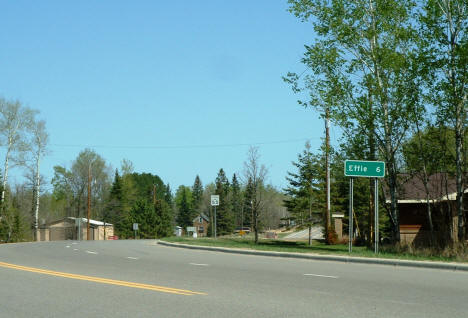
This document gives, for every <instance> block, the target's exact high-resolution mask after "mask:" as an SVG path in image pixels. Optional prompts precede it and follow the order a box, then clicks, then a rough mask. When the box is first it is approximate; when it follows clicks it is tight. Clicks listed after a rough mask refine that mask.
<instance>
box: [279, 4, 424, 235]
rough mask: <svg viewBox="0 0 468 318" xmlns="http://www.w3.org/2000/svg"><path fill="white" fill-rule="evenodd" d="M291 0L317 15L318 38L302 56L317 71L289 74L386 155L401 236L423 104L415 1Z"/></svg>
mask: <svg viewBox="0 0 468 318" xmlns="http://www.w3.org/2000/svg"><path fill="white" fill-rule="evenodd" d="M289 3H290V11H291V12H292V13H293V14H294V15H296V16H297V17H298V18H300V19H301V20H302V21H304V22H311V23H312V25H313V27H314V31H315V34H316V40H315V42H314V43H313V44H312V45H310V46H309V45H307V46H306V52H305V54H304V57H303V59H302V62H303V63H304V64H305V65H306V66H307V69H308V70H310V71H309V73H311V74H309V73H308V74H307V75H306V76H304V77H301V75H297V74H294V73H290V74H288V76H287V77H286V80H287V81H288V82H290V83H291V84H292V86H293V89H294V90H295V91H308V92H309V96H308V98H307V100H306V101H303V102H302V105H304V106H311V107H314V108H316V109H318V110H319V111H320V112H321V111H322V110H323V109H324V108H326V109H329V110H330V115H331V118H332V119H333V120H334V121H335V122H337V123H338V124H339V125H340V126H342V127H343V128H344V132H345V134H347V137H349V138H354V137H355V136H356V135H357V136H358V137H359V136H365V137H366V138H365V142H366V144H365V145H367V146H368V151H367V154H368V158H365V159H368V160H371V159H374V160H375V159H377V157H378V158H379V159H383V160H385V161H386V163H387V165H386V167H387V177H386V182H387V183H388V187H389V192H390V199H391V206H390V213H389V216H390V220H391V223H392V234H393V235H392V236H393V239H394V241H399V214H398V208H397V186H398V180H397V174H398V170H399V166H398V156H399V152H400V151H401V145H402V142H403V141H404V139H405V137H406V136H407V133H408V130H409V127H410V125H411V124H412V122H414V121H413V118H412V117H413V116H414V114H415V112H417V111H418V108H417V106H418V104H417V103H416V101H415V98H417V96H418V95H417V94H415V93H414V90H415V84H414V82H415V81H414V76H415V74H416V72H415V71H414V58H413V53H412V52H413V51H412V50H413V49H414V47H415V44H414V39H415V32H414V28H413V24H412V23H413V21H412V14H413V11H414V6H415V4H414V1H411V0H398V1H397V0H358V1H344V0H330V1H323V0H289ZM375 152H377V154H376V153H375ZM373 157H374V158H373Z"/></svg>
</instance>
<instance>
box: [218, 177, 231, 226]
mask: <svg viewBox="0 0 468 318" xmlns="http://www.w3.org/2000/svg"><path fill="white" fill-rule="evenodd" d="M215 194H217V195H219V206H218V207H217V208H216V232H217V234H218V235H225V234H231V233H232V232H233V231H234V218H233V216H232V210H231V206H230V200H229V180H228V179H227V177H226V174H225V173H224V170H223V169H220V170H219V172H218V176H217V177H216V190H215Z"/></svg>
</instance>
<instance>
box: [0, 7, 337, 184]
mask: <svg viewBox="0 0 468 318" xmlns="http://www.w3.org/2000/svg"><path fill="white" fill-rule="evenodd" d="M0 38H1V39H2V50H0V69H1V73H0V74H1V76H0V95H1V96H3V97H5V98H8V99H19V100H21V101H22V102H23V103H24V104H25V105H27V106H29V107H32V108H35V109H38V110H40V116H39V117H40V118H42V119H45V120H46V122H47V129H48V132H49V134H50V150H51V154H50V155H48V156H47V157H46V158H45V159H44V164H43V167H42V169H41V170H42V174H43V175H44V176H45V177H46V178H48V180H50V179H51V177H52V175H53V166H54V165H64V166H66V167H70V166H71V162H72V161H73V160H74V159H75V158H76V156H77V155H78V153H79V152H80V151H81V150H83V149H84V148H86V147H88V148H92V149H93V150H95V151H96V152H97V153H99V154H100V155H101V156H102V157H103V158H104V159H105V160H106V161H107V162H108V163H110V164H111V165H112V166H113V167H114V168H118V167H120V162H121V160H122V159H129V160H131V161H132V162H133V164H134V166H135V170H136V171H137V172H149V173H153V174H157V175H159V176H160V177H161V178H162V179H163V181H164V182H166V183H170V184H171V186H172V188H176V187H177V186H179V185H181V184H185V185H191V184H193V180H194V179H195V176H196V175H197V174H198V175H200V177H201V179H202V182H203V183H204V184H207V183H209V182H212V181H213V180H214V179H215V177H216V174H217V172H218V170H219V169H220V168H223V169H224V170H225V171H226V173H227V174H228V176H229V178H231V176H232V174H233V173H241V172H242V169H243V162H244V160H245V158H246V152H247V149H248V145H249V144H257V145H258V146H259V147H260V149H259V150H260V154H261V162H262V163H263V164H265V166H266V167H267V168H268V169H269V182H270V183H271V184H273V185H274V186H277V187H279V188H281V187H284V186H285V185H286V181H285V176H286V172H287V171H288V170H291V169H292V165H291V161H292V160H295V159H296V158H297V154H298V153H299V152H301V151H302V149H303V148H304V143H305V140H306V139H310V141H311V144H312V147H313V149H316V148H318V146H319V143H320V142H321V140H320V138H321V137H323V134H324V124H323V121H322V120H321V119H319V117H318V114H317V113H316V112H315V111H313V110H312V109H304V108H302V107H300V106H299V105H298V104H297V102H296V100H297V99H298V96H296V95H294V94H293V92H292V91H291V89H290V87H289V86H288V85H287V84H286V83H284V82H283V81H282V79H281V76H283V75H285V74H286V73H287V72H288V71H293V72H298V73H301V72H302V71H304V70H305V67H304V66H303V65H301V64H300V59H301V57H302V54H303V52H304V44H310V43H311V42H312V41H313V30H312V26H311V25H310V24H305V23H302V22H300V21H299V20H298V19H296V18H295V17H294V16H293V15H291V14H290V13H289V12H287V3H286V1H285V0H284V1H280V0H263V1H260V0H256V1H247V0H245V1H216V0H212V1H208V0H200V1H189V0H184V1H182V0H179V1H115V0H113V1H8V2H6V1H5V2H2V10H1V12H0ZM331 137H332V139H333V140H336V139H337V138H338V137H339V136H338V130H337V129H335V128H332V131H331ZM22 174H23V172H22V171H21V169H16V170H14V171H12V181H15V180H16V182H19V180H21V175H22Z"/></svg>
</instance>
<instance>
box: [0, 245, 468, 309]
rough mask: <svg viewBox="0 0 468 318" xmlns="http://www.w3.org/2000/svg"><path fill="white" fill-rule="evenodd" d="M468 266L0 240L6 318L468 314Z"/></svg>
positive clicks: (0, 291)
mask: <svg viewBox="0 0 468 318" xmlns="http://www.w3.org/2000/svg"><path fill="white" fill-rule="evenodd" d="M467 295H468V272H464V271H447V270H437V269H424V268H423V269H419V268H405V267H392V266H383V265H371V264H351V263H340V262H328V261H314V260H305V259H291V258H278V257H267V256H256V255H236V254H226V253H220V252H212V251H201V250H186V249H180V248H173V247H163V246H158V245H157V243H156V241H153V240H136V241H131V240H130V241H89V242H87V241H81V242H77V241H62V242H40V243H22V244H3V245H0V317H373V318H374V317H467V316H468V301H467V299H468V298H467Z"/></svg>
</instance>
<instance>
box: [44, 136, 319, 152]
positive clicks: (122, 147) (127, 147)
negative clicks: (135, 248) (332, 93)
mask: <svg viewBox="0 0 468 318" xmlns="http://www.w3.org/2000/svg"><path fill="white" fill-rule="evenodd" d="M312 139H320V138H298V139H287V140H274V141H262V142H252V143H232V144H205V145H203V144H202V145H152V146H151V145H147V146H143V145H142V146H134V145H78V144H68V145H66V144H52V145H51V146H53V147H59V148H107V149H196V148H228V147H245V146H261V145H272V144H287V143H295V142H300V141H307V140H312Z"/></svg>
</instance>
